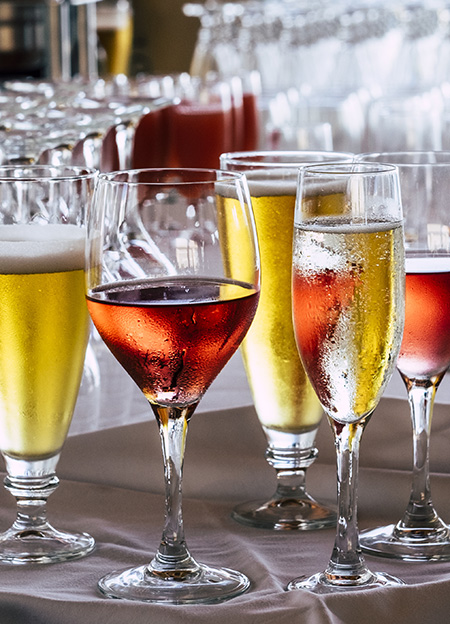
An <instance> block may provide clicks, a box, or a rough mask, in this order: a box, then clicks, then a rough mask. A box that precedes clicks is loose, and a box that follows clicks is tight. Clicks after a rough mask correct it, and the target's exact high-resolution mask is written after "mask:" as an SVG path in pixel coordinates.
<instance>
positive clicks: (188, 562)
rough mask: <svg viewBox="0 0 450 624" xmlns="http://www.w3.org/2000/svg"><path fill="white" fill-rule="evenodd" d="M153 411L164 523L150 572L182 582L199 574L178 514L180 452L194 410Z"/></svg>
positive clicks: (184, 443) (180, 470)
mask: <svg viewBox="0 0 450 624" xmlns="http://www.w3.org/2000/svg"><path fill="white" fill-rule="evenodd" d="M152 407H154V406H152ZM154 410H155V412H157V418H158V423H159V431H160V436H161V442H162V450H163V458H164V478H165V522H164V529H163V534H162V538H161V543H160V545H159V549H158V552H157V553H156V555H155V557H154V559H153V561H152V562H151V564H150V571H151V572H152V573H154V574H158V575H159V576H162V577H164V578H174V577H177V578H183V577H184V576H187V575H188V574H192V573H194V572H197V571H198V570H199V566H198V564H197V563H196V561H195V560H194V559H193V558H192V557H191V555H190V553H189V551H188V548H187V545H186V541H185V537H184V525H183V512H182V481H183V463H184V452H185V447H186V435H187V430H188V422H189V418H190V416H191V415H192V412H193V411H194V408H193V407H189V408H184V409H183V408H178V407H164V408H162V407H156V408H155V407H154Z"/></svg>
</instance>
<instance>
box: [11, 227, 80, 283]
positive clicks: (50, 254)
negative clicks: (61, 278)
mask: <svg viewBox="0 0 450 624" xmlns="http://www.w3.org/2000/svg"><path fill="white" fill-rule="evenodd" d="M85 245H86V230H85V229H84V228H81V227H78V226H76V225H62V224H48V225H44V226H42V225H33V224H19V225H0V274H12V273H15V274H22V273H56V272H59V271H73V270H75V269H84V265H85Z"/></svg>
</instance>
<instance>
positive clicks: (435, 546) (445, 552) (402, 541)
mask: <svg viewBox="0 0 450 624" xmlns="http://www.w3.org/2000/svg"><path fill="white" fill-rule="evenodd" d="M360 541H361V548H362V550H363V551H364V552H365V553H367V554H369V555H375V556H378V557H389V558H391V559H403V560H404V561H450V529H445V530H444V531H442V530H440V531H434V532H433V531H432V530H431V531H430V530H426V529H415V530H412V531H411V532H410V533H409V535H408V536H406V537H399V536H397V535H396V533H395V525H394V524H390V525H388V526H384V527H378V528H376V529H369V530H365V531H361V534H360Z"/></svg>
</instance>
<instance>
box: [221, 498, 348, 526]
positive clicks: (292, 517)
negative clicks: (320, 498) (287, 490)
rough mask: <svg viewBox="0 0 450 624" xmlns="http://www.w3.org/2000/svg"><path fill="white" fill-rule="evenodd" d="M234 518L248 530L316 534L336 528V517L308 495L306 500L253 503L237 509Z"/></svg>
mask: <svg viewBox="0 0 450 624" xmlns="http://www.w3.org/2000/svg"><path fill="white" fill-rule="evenodd" d="M231 517H232V518H233V519H234V520H236V521H237V522H239V523H241V524H245V525H247V526H251V527H256V528H261V529H272V530H276V531H312V530H317V529H327V528H334V527H335V526H336V513H335V512H334V511H333V510H332V509H330V508H328V507H326V506H324V505H321V504H319V503H318V502H317V501H315V500H314V499H313V498H312V497H310V496H308V495H307V494H306V495H305V496H304V497H302V498H294V497H293V496H292V497H291V498H289V497H286V498H278V497H277V496H274V497H273V498H272V499H270V500H268V501H250V502H248V503H242V504H241V505H238V506H237V507H235V508H234V510H233V512H232V514H231Z"/></svg>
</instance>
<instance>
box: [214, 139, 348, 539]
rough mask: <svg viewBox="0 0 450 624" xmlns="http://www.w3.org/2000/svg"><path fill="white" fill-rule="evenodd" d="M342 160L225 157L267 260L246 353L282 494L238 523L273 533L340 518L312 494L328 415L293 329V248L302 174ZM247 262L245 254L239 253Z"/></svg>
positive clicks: (252, 506) (295, 155)
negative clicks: (310, 473) (239, 176)
mask: <svg viewBox="0 0 450 624" xmlns="http://www.w3.org/2000/svg"><path fill="white" fill-rule="evenodd" d="M351 160H352V155H351V154H348V153H343V152H327V151H321V152H320V151H319V152H307V151H292V152H289V151H268V152H262V151H260V152H234V153H228V154H222V156H221V168H222V169H228V170H234V171H241V172H244V173H245V174H246V177H247V180H248V185H249V189H250V195H251V200H252V208H253V212H254V217H255V222H256V230H257V234H258V241H259V247H260V255H261V294H260V302H259V306H258V310H257V311H256V315H255V319H254V321H253V324H252V326H251V327H250V329H249V331H248V333H247V335H246V337H245V338H244V340H243V342H242V345H241V354H242V357H243V361H244V366H245V370H246V373H247V379H248V382H249V385H250V390H251V392H252V396H253V401H254V404H255V408H256V413H257V415H258V418H259V421H260V423H261V425H262V427H263V430H264V433H265V435H266V438H267V443H268V446H267V450H266V459H267V461H268V462H269V464H270V465H271V466H273V468H275V470H276V475H277V488H276V491H275V493H274V495H273V496H272V497H271V498H269V499H268V500H264V501H262V500H258V501H250V502H245V503H242V504H240V505H239V506H238V507H236V508H235V509H234V511H233V514H232V515H233V517H234V518H235V520H238V521H239V522H241V523H243V524H246V525H250V526H255V527H261V528H266V529H276V530H309V529H320V528H324V527H328V526H331V525H334V524H335V522H336V514H335V512H334V511H333V510H331V509H329V508H328V507H327V506H325V505H322V504H320V503H318V502H317V501H316V500H314V499H313V498H312V497H311V496H310V495H309V494H308V492H307V491H306V483H305V478H306V469H307V468H308V467H309V466H310V465H311V464H312V463H313V462H314V460H315V459H316V456H317V449H316V448H315V446H314V441H315V437H316V434H317V429H318V427H319V424H320V421H321V419H322V408H321V406H320V404H319V401H318V399H317V397H316V395H315V393H314V390H313V389H312V387H311V384H310V383H309V381H308V378H307V376H306V374H305V371H304V369H303V366H302V363H301V360H300V357H299V355H298V350H297V345H296V342H295V335H294V329H293V325H292V311H291V310H292V297H291V281H292V241H293V231H294V209H295V198H296V186H297V178H298V172H299V168H300V167H301V166H302V165H305V164H308V163H312V162H319V161H351ZM232 253H233V257H234V259H235V262H240V256H239V248H238V246H236V249H234V250H232Z"/></svg>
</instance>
